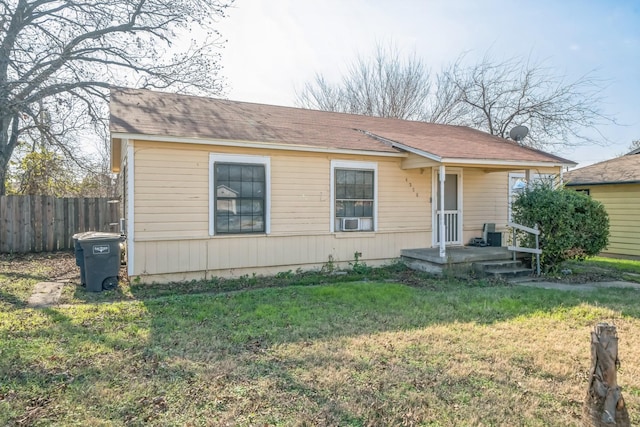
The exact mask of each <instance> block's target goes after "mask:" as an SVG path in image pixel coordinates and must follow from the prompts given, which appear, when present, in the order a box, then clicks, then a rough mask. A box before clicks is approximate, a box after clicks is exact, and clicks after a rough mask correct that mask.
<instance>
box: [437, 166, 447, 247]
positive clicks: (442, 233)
mask: <svg viewBox="0 0 640 427" xmlns="http://www.w3.org/2000/svg"><path fill="white" fill-rule="evenodd" d="M439 175H440V218H439V221H438V222H439V223H438V229H439V230H440V258H444V257H446V256H447V251H446V247H445V229H444V181H445V179H446V175H445V167H444V165H440V173H439Z"/></svg>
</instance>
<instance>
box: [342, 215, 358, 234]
mask: <svg viewBox="0 0 640 427" xmlns="http://www.w3.org/2000/svg"><path fill="white" fill-rule="evenodd" d="M340 230H341V231H358V230H360V218H340Z"/></svg>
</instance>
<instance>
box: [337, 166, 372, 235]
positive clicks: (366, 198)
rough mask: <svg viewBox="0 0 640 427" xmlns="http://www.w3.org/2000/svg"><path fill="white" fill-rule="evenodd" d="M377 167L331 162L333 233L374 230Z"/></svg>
mask: <svg viewBox="0 0 640 427" xmlns="http://www.w3.org/2000/svg"><path fill="white" fill-rule="evenodd" d="M377 173H378V172H377V164H376V163H370V162H349V161H340V160H334V161H332V162H331V215H332V230H331V231H345V232H347V231H374V230H375V229H376V211H377V200H376V193H377Z"/></svg>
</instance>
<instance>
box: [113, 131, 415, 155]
mask: <svg viewBox="0 0 640 427" xmlns="http://www.w3.org/2000/svg"><path fill="white" fill-rule="evenodd" d="M111 139H130V140H138V141H155V142H173V143H183V144H198V145H219V146H226V147H243V148H261V149H272V150H286V151H304V152H315V153H335V154H355V155H363V154H366V155H369V156H381V157H401V158H402V157H407V154H406V153H402V152H399V151H398V152H390V151H374V150H355V149H346V148H331V147H318V146H311V145H299V144H278V143H273V142H255V141H241V140H227V139H213V138H185V137H178V136H167V135H147V134H138V133H127V132H112V133H111Z"/></svg>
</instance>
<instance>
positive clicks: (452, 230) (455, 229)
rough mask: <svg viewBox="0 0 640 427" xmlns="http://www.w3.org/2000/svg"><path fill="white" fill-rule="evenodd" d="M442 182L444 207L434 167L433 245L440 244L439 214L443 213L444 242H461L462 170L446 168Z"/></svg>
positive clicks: (456, 243)
mask: <svg viewBox="0 0 640 427" xmlns="http://www.w3.org/2000/svg"><path fill="white" fill-rule="evenodd" d="M445 177H446V179H445V182H444V209H442V207H441V206H440V205H441V197H440V180H439V175H438V170H437V169H435V168H434V177H433V182H434V187H435V188H434V191H433V193H432V194H435V195H436V200H434V203H433V206H434V213H433V236H434V242H433V244H434V246H437V245H439V244H440V216H441V215H444V230H445V231H444V242H445V244H447V245H461V244H462V171H461V170H452V171H450V170H447V171H446V173H445Z"/></svg>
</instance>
